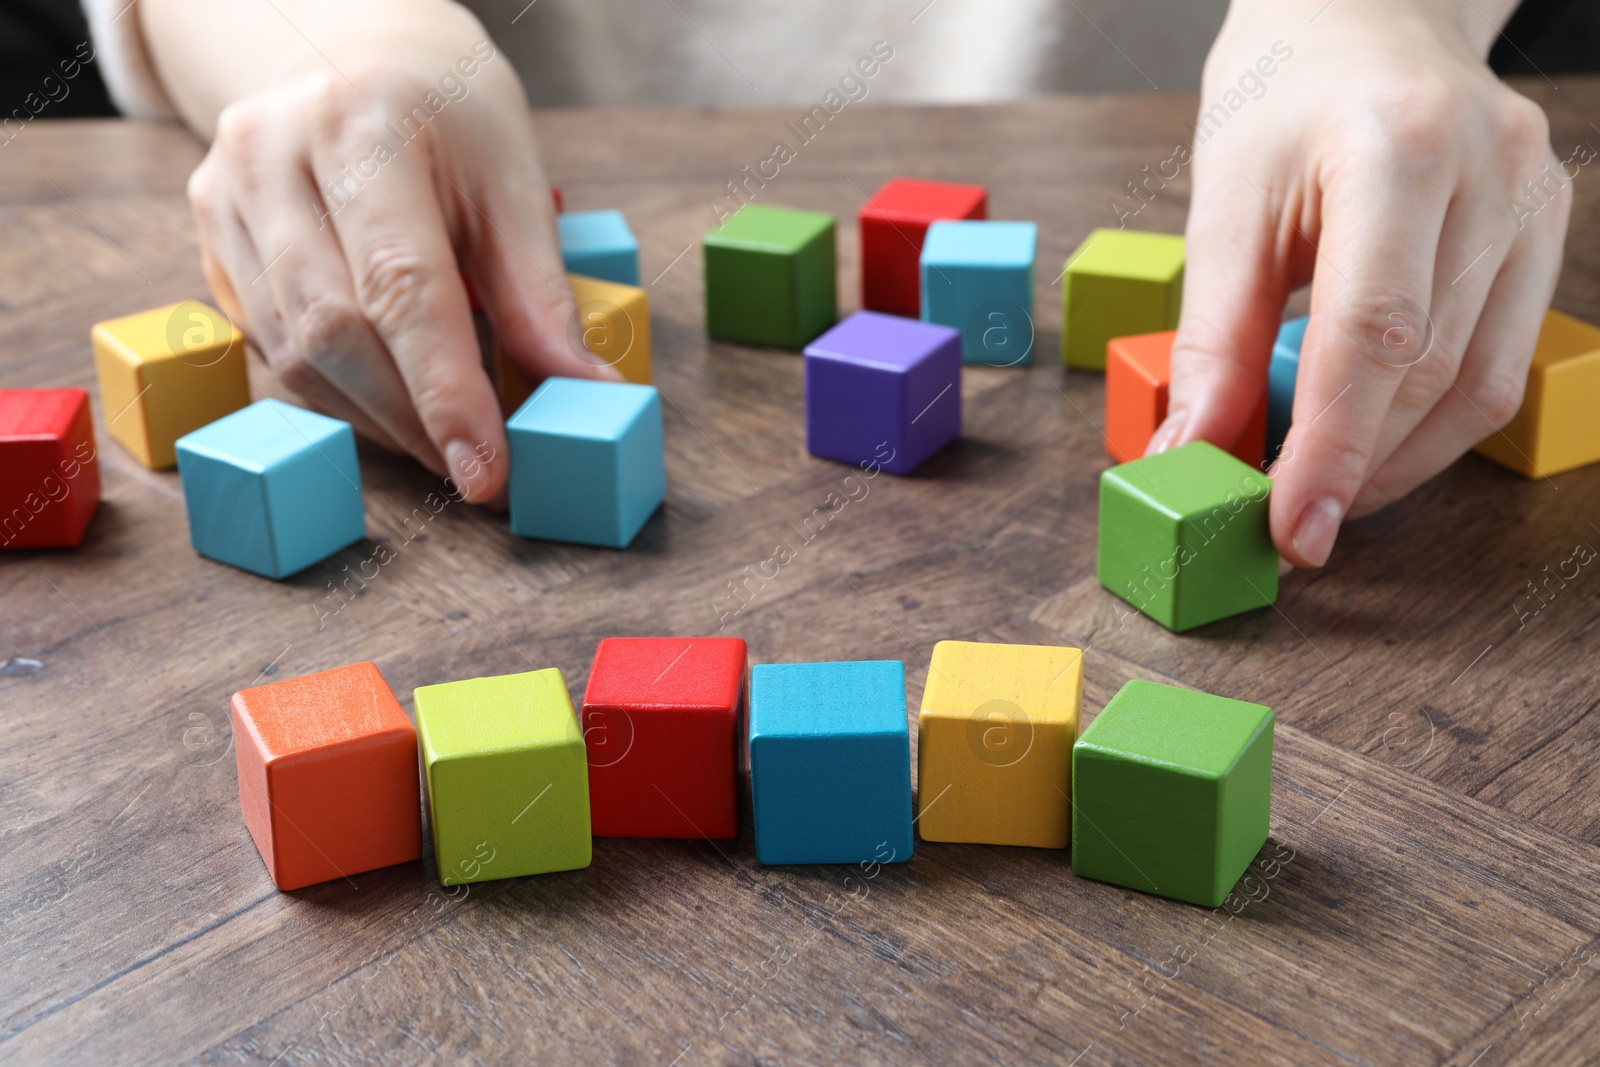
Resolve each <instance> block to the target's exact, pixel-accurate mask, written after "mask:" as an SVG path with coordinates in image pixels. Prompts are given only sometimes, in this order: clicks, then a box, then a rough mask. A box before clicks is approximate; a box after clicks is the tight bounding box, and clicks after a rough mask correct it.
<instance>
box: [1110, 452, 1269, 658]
mask: <svg viewBox="0 0 1600 1067" xmlns="http://www.w3.org/2000/svg"><path fill="white" fill-rule="evenodd" d="M1271 490H1272V481H1271V480H1270V479H1269V478H1267V476H1266V475H1264V474H1262V473H1261V472H1260V471H1258V470H1256V469H1255V468H1254V467H1252V466H1250V465H1249V464H1248V463H1241V462H1240V461H1239V460H1237V459H1235V458H1234V457H1232V456H1230V455H1228V453H1226V452H1224V451H1222V449H1220V448H1217V447H1216V446H1215V445H1211V444H1208V443H1206V442H1205V441H1195V442H1193V443H1191V444H1187V445H1184V446H1182V447H1181V448H1174V449H1171V450H1169V451H1166V452H1162V453H1161V454H1159V455H1155V456H1145V457H1144V458H1143V459H1136V460H1134V461H1133V462H1132V463H1124V464H1121V465H1120V466H1116V467H1112V468H1110V469H1109V470H1107V471H1104V472H1103V473H1102V474H1101V475H1100V537H1099V559H1098V562H1097V565H1096V571H1097V574H1098V576H1099V578H1100V584H1101V585H1103V586H1105V587H1106V588H1107V589H1109V590H1110V591H1111V592H1113V593H1115V594H1116V595H1117V596H1119V597H1121V598H1122V599H1123V600H1126V601H1127V602H1128V603H1130V604H1132V605H1133V606H1134V607H1135V608H1138V609H1139V610H1140V611H1142V612H1143V613H1144V614H1146V615H1148V616H1150V618H1152V619H1154V620H1156V621H1157V622H1159V623H1160V624H1161V625H1163V626H1165V627H1166V628H1167V629H1169V630H1173V631H1183V630H1189V629H1193V628H1194V627H1196V626H1203V625H1205V624H1206V623H1208V622H1215V621H1216V620H1218V619H1225V618H1227V617H1228V616H1230V615H1237V614H1239V613H1240V612H1244V611H1250V610H1252V609H1255V608H1260V607H1265V606H1267V605H1268V604H1271V603H1272V602H1273V601H1274V600H1276V599H1277V598H1278V552H1277V549H1275V548H1274V547H1273V546H1272V533H1271V531H1270V530H1269V529H1268V526H1267V503H1268V497H1269V495H1270V493H1271Z"/></svg>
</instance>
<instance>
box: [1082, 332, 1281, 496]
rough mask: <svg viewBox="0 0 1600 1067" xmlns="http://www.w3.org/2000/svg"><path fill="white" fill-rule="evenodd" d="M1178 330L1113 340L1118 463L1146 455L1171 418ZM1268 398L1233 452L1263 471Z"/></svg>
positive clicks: (1113, 437)
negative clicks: (1169, 395) (1169, 396)
mask: <svg viewBox="0 0 1600 1067" xmlns="http://www.w3.org/2000/svg"><path fill="white" fill-rule="evenodd" d="M1177 336H1178V334H1177V331H1175V330H1165V331H1163V332H1161V333H1146V334H1139V335H1137V336H1134V337H1113V338H1112V339H1111V340H1110V342H1108V343H1107V345H1106V430H1105V435H1106V451H1107V452H1109V453H1111V457H1112V458H1113V459H1115V460H1116V461H1117V462H1118V463H1129V462H1131V461H1133V460H1136V459H1138V458H1139V457H1140V456H1142V455H1144V450H1145V447H1146V446H1147V445H1149V443H1150V438H1151V437H1153V436H1155V432H1156V430H1157V429H1158V428H1159V427H1160V426H1161V423H1162V421H1163V420H1165V419H1166V417H1167V390H1168V388H1169V387H1170V385H1171V382H1172V342H1173V341H1174V340H1175V339H1176V338H1177ZM1266 423H1267V397H1265V396H1263V397H1262V398H1261V403H1260V404H1259V405H1257V407H1256V410H1255V413H1254V414H1253V415H1252V416H1251V418H1250V422H1249V423H1248V424H1246V426H1245V428H1244V429H1243V430H1242V431H1241V432H1240V434H1239V439H1238V441H1236V442H1234V445H1233V447H1232V448H1231V449H1229V452H1230V453H1231V454H1232V455H1233V456H1234V458H1236V459H1238V460H1239V461H1240V462H1241V463H1248V464H1250V465H1251V466H1252V467H1260V466H1261V461H1262V458H1263V448H1264V442H1265V436H1266Z"/></svg>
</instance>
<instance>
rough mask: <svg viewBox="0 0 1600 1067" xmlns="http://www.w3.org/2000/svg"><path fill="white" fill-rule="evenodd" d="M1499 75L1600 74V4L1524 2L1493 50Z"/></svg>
mask: <svg viewBox="0 0 1600 1067" xmlns="http://www.w3.org/2000/svg"><path fill="white" fill-rule="evenodd" d="M1489 66H1490V67H1492V68H1494V72H1495V73H1496V74H1501V75H1508V74H1532V75H1540V74H1543V75H1545V76H1546V77H1554V76H1555V75H1557V74H1583V73H1593V72H1596V71H1600V0H1524V2H1523V4H1522V6H1521V7H1519V8H1517V12H1516V14H1514V15H1512V16H1511V21H1510V22H1508V23H1506V28H1505V31H1504V32H1503V33H1501V34H1500V37H1499V39H1498V40H1497V41H1495V43H1494V47H1493V48H1491V49H1490V50H1489Z"/></svg>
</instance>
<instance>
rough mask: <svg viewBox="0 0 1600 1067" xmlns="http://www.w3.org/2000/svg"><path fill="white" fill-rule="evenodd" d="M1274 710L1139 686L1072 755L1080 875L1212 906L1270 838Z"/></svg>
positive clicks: (1126, 690) (1123, 694)
mask: <svg viewBox="0 0 1600 1067" xmlns="http://www.w3.org/2000/svg"><path fill="white" fill-rule="evenodd" d="M1272 737H1273V713H1272V709H1270V708H1266V707H1263V706H1261V705H1259V704H1249V703H1246V702H1244V701H1242V700H1228V699H1226V698H1224V697H1217V696H1211V695H1209V694H1206V693H1196V692H1192V691H1190V690H1186V689H1178V688H1175V687H1173V686H1165V685H1157V684H1155V683H1153V682H1144V681H1132V682H1129V683H1128V684H1127V685H1125V686H1123V687H1122V690H1121V691H1120V692H1118V693H1117V695H1116V696H1115V697H1113V698H1112V700H1111V702H1110V703H1108V704H1107V705H1106V707H1105V710H1104V711H1102V712H1101V713H1100V715H1099V717H1098V718H1096V719H1095V721H1094V722H1093V723H1092V724H1091V725H1090V726H1089V728H1088V729H1087V730H1085V731H1084V734H1083V737H1082V738H1080V739H1079V741H1078V744H1077V746H1076V747H1075V748H1074V749H1073V759H1072V763H1073V767H1072V803H1073V808H1074V811H1075V813H1076V815H1077V830H1076V833H1075V834H1074V835H1073V842H1072V867H1073V870H1075V871H1076V872H1077V873H1078V874H1080V875H1082V876H1083V877H1085V878H1094V879H1096V880H1098V881H1102V882H1110V883H1112V884H1114V885H1120V886H1126V887H1128V888H1130V889H1138V890H1142V891H1144V892H1147V893H1156V894H1158V895H1160V896H1164V897H1170V898H1172V899H1174V900H1183V901H1188V902H1189V903H1192V904H1201V905H1204V906H1206V907H1213V908H1214V907H1217V906H1218V905H1220V904H1221V903H1222V902H1223V901H1224V900H1225V899H1226V898H1227V896H1228V893H1229V891H1230V890H1231V889H1232V887H1233V885H1234V883H1235V882H1237V881H1238V880H1239V877H1240V875H1242V874H1243V873H1244V872H1245V869H1246V868H1247V867H1248V866H1249V864H1250V861H1251V860H1252V859H1253V858H1254V857H1255V855H1256V853H1257V852H1258V851H1259V850H1260V848H1261V846H1262V845H1263V844H1264V843H1265V842H1266V839H1267V832H1268V824H1269V820H1270V814H1271V801H1272Z"/></svg>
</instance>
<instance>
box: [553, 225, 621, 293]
mask: <svg viewBox="0 0 1600 1067" xmlns="http://www.w3.org/2000/svg"><path fill="white" fill-rule="evenodd" d="M556 225H557V227H558V228H559V229H560V231H561V262H562V263H563V264H564V265H565V266H566V269H567V273H569V274H582V275H584V276H586V277H589V278H600V279H602V280H604V281H608V282H618V283H620V284H622V285H638V284H639V242H638V241H637V240H636V239H635V238H634V236H633V231H632V230H630V229H628V220H627V219H625V218H623V217H622V212H620V211H571V212H567V213H566V214H563V215H557V216H556Z"/></svg>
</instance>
